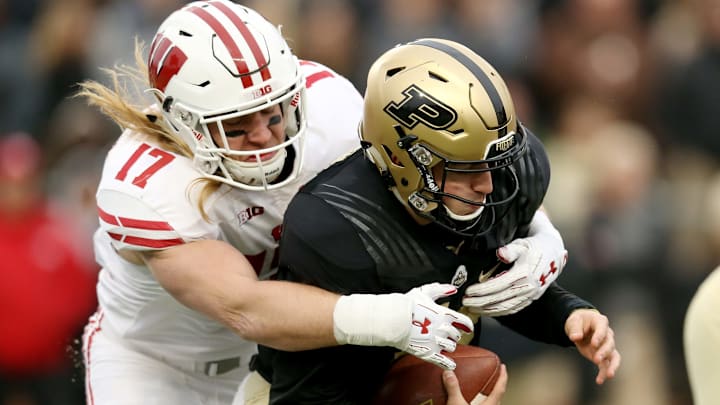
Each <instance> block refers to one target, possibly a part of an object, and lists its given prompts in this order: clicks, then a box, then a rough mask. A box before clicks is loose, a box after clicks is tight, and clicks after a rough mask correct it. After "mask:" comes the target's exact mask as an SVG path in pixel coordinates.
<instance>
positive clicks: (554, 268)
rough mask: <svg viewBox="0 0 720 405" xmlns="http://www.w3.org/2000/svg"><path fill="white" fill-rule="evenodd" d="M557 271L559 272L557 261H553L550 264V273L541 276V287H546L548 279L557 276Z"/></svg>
mask: <svg viewBox="0 0 720 405" xmlns="http://www.w3.org/2000/svg"><path fill="white" fill-rule="evenodd" d="M566 256H567V255H566ZM557 271H558V268H557V266H555V261H554V260H553V261H552V262H550V271H549V272H547V273H545V274H541V275H540V285H541V286H544V285H545V283H547V279H548V277H550V276H552V275H553V274H556V273H557Z"/></svg>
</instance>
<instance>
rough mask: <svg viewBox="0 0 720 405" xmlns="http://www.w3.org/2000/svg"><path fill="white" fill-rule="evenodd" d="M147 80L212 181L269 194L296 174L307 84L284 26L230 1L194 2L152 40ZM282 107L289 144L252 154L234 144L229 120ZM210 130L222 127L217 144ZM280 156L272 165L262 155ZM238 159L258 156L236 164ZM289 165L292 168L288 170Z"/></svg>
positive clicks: (195, 159) (173, 16)
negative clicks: (227, 131)
mask: <svg viewBox="0 0 720 405" xmlns="http://www.w3.org/2000/svg"><path fill="white" fill-rule="evenodd" d="M148 77H149V81H150V85H151V87H152V89H151V91H152V92H153V93H154V94H155V95H156V97H157V99H158V101H159V102H160V104H161V105H162V111H163V115H164V117H165V119H166V120H167V121H168V123H169V124H170V126H171V127H172V129H173V131H175V132H176V133H177V134H178V135H179V136H180V137H181V138H182V139H183V140H184V141H185V142H187V144H188V145H189V146H190V149H191V150H192V152H193V154H194V162H195V165H196V166H197V168H198V169H199V170H200V171H202V172H203V173H204V174H205V176H206V177H208V178H212V179H216V180H219V181H222V182H225V183H228V184H230V185H232V186H235V187H239V188H243V189H248V190H268V189H272V188H278V187H281V186H283V185H285V184H287V183H288V182H290V181H292V180H293V179H294V178H295V177H296V176H297V173H298V172H299V170H300V166H301V163H302V153H303V151H302V149H303V148H302V139H303V135H304V132H305V128H306V120H305V115H304V114H305V108H304V105H303V103H304V101H305V82H304V78H303V76H302V74H301V72H300V64H299V62H298V60H297V58H296V57H295V55H294V54H293V53H292V51H291V50H290V47H289V46H288V44H287V42H285V40H284V39H283V37H282V35H281V33H280V30H279V28H277V27H275V26H274V25H272V24H271V23H270V22H269V21H267V20H266V19H265V18H264V17H262V16H261V15H260V14H258V13H257V12H256V11H254V10H251V9H249V8H247V7H243V6H241V5H239V4H235V3H233V2H230V1H227V0H210V1H196V2H192V3H189V4H187V5H186V6H185V7H183V8H182V9H179V10H177V11H175V12H174V13H172V14H171V15H170V16H168V17H167V19H165V21H164V22H163V23H162V24H161V25H160V28H159V29H158V31H157V34H156V35H155V38H154V40H153V42H152V45H151V47H150V52H149V55H148ZM278 103H281V107H282V113H283V116H284V118H285V123H286V128H285V135H286V140H285V142H283V143H281V144H280V145H277V146H274V147H272V148H267V149H261V150H252V151H237V150H233V149H231V148H230V147H229V146H228V142H227V137H226V135H225V130H224V128H223V125H222V121H223V120H226V119H229V118H235V117H238V116H243V115H247V114H251V113H254V112H257V111H260V110H263V109H266V108H268V107H270V106H272V105H275V104H278ZM209 125H217V127H218V129H219V131H218V132H219V133H220V135H221V139H222V143H221V144H219V145H218V144H216V143H215V142H214V141H213V138H212V136H211V135H210V131H209V130H208V126H209ZM275 151H279V152H278V153H276V154H275V156H274V157H273V158H271V159H270V160H268V161H262V159H261V158H260V156H261V155H263V154H267V153H271V152H275ZM239 156H254V157H255V159H254V161H252V159H250V161H246V162H240V161H238V160H235V159H233V157H239ZM286 162H289V164H290V163H291V164H292V168H288V167H285V166H286ZM281 173H282V175H283V177H282V178H280V177H279V176H280V174H281ZM278 179H280V180H279V181H278V182H275V183H273V181H275V180H278Z"/></svg>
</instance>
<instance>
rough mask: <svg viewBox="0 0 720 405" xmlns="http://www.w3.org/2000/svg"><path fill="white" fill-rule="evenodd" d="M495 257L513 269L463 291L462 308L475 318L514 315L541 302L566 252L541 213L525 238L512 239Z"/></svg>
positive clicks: (548, 220)
mask: <svg viewBox="0 0 720 405" xmlns="http://www.w3.org/2000/svg"><path fill="white" fill-rule="evenodd" d="M496 253H497V257H498V259H500V260H501V261H502V262H504V263H513V262H514V264H513V266H512V267H511V268H510V269H509V270H507V271H505V272H502V273H500V274H499V275H497V276H495V277H492V278H490V279H489V280H486V281H482V282H479V283H476V284H473V285H471V286H469V287H468V288H467V290H466V291H465V297H464V298H463V305H465V306H466V307H468V309H469V310H470V311H471V312H472V313H475V314H479V315H485V316H503V315H510V314H514V313H515V312H518V311H520V310H522V309H523V308H525V307H527V306H528V305H530V304H531V303H532V302H533V301H534V300H536V299H538V298H540V297H541V296H542V295H543V293H544V292H545V290H547V288H548V287H549V286H550V284H551V283H552V282H553V281H555V279H557V278H558V276H559V275H560V272H561V271H562V269H563V267H564V266H565V263H566V262H567V250H565V245H564V243H563V240H562V237H561V236H560V232H558V231H557V229H555V227H554V226H553V224H552V223H551V222H550V219H548V217H547V215H546V214H545V213H544V212H542V211H537V212H536V213H535V216H534V217H533V220H532V222H531V223H530V229H529V233H528V236H527V237H526V238H522V239H515V240H514V241H512V242H511V243H509V244H507V245H505V246H503V247H501V248H499V249H498V250H497V252H496Z"/></svg>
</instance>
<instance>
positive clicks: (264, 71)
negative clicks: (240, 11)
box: [209, 1, 272, 81]
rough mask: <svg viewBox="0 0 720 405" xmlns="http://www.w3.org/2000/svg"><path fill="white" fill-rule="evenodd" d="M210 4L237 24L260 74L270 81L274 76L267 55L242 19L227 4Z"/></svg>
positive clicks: (216, 2) (212, 2)
mask: <svg viewBox="0 0 720 405" xmlns="http://www.w3.org/2000/svg"><path fill="white" fill-rule="evenodd" d="M209 3H210V4H212V5H213V6H215V7H217V8H218V9H219V10H220V11H222V12H223V14H225V15H226V16H227V17H228V18H229V19H230V21H232V23H233V24H235V27H236V28H237V29H238V31H240V34H242V36H243V38H244V39H245V42H246V43H247V44H248V46H249V47H250V50H251V51H252V54H253V56H254V57H255V61H256V62H257V64H258V66H259V67H260V74H261V75H262V79H263V81H265V80H268V79H270V78H271V77H272V76H271V75H270V69H268V67H267V61H266V60H265V55H263V53H262V51H261V50H260V47H259V46H258V43H257V41H256V40H255V37H253V36H252V34H251V33H250V30H249V29H248V27H247V25H245V23H244V22H243V21H242V20H241V19H240V17H239V16H238V15H237V14H235V13H234V12H233V10H231V9H230V7H228V6H227V5H226V4H223V3H220V2H218V1H211V2H209Z"/></svg>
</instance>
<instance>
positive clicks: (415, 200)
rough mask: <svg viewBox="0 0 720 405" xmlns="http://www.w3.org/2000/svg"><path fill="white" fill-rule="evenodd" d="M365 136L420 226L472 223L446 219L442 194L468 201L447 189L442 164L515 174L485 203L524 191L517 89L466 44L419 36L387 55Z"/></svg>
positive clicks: (370, 91) (378, 66) (378, 67)
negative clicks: (506, 188)
mask: <svg viewBox="0 0 720 405" xmlns="http://www.w3.org/2000/svg"><path fill="white" fill-rule="evenodd" d="M360 136H361V138H362V140H363V145H364V147H365V148H366V153H367V155H368V156H369V158H370V159H371V160H372V161H373V162H374V163H375V165H376V166H377V167H378V169H379V170H380V171H381V172H382V173H384V174H385V176H386V177H388V179H390V184H392V186H391V189H392V191H393V192H394V193H395V196H396V197H397V198H398V200H400V202H401V203H402V204H403V205H404V206H405V207H406V209H407V210H408V212H410V214H411V215H412V216H413V218H415V220H416V221H418V222H419V223H421V224H425V223H428V222H430V221H434V222H440V223H442V224H443V225H445V226H446V227H449V228H450V229H451V230H454V231H460V228H461V227H462V228H468V224H463V225H458V226H457V227H455V226H454V225H453V224H452V221H445V220H444V218H445V214H444V212H445V210H442V209H438V208H439V206H440V205H442V201H441V200H442V197H443V196H444V197H451V198H457V199H460V200H462V199H461V198H460V197H458V196H454V195H452V194H447V193H444V192H443V184H442V179H441V178H435V177H434V176H433V175H432V169H433V167H435V166H436V165H439V164H442V167H443V170H445V171H456V172H473V171H474V170H477V171H481V170H482V171H487V170H492V171H495V170H497V171H501V170H505V171H507V172H508V173H509V174H510V178H512V183H514V186H513V188H514V190H511V191H510V192H509V193H506V194H504V195H502V196H500V195H497V196H495V197H496V198H494V199H491V200H490V201H486V202H484V203H478V204H476V205H478V206H479V207H483V206H485V207H494V206H497V205H500V204H505V203H507V202H509V201H510V200H512V198H514V196H515V195H516V194H517V191H518V187H519V184H518V181H517V176H516V175H515V174H514V169H513V168H512V166H511V165H512V163H513V162H514V161H515V160H517V159H518V158H519V157H520V156H521V155H522V153H524V150H525V136H524V133H523V131H522V126H521V125H520V124H519V123H518V119H517V116H516V114H515V107H514V105H513V101H512V98H511V97H510V92H509V91H508V88H507V86H506V84H505V82H504V81H503V79H502V78H501V77H500V75H499V74H498V72H497V71H496V70H495V69H494V68H493V67H492V66H491V65H490V64H489V63H488V62H487V61H485V60H484V59H483V58H482V57H480V56H479V55H477V54H476V53H475V52H473V51H472V50H470V49H469V48H467V47H465V46H464V45H461V44H459V43H456V42H453V41H448V40H443V39H432V38H428V39H420V40H417V41H414V42H410V43H407V44H403V45H399V46H397V47H395V48H393V49H391V50H389V51H388V52H386V53H385V54H384V55H382V56H381V57H380V58H379V59H378V60H377V61H376V62H375V63H374V64H373V66H372V67H371V69H370V72H369V74H368V80H367V90H366V92H365V111H364V118H363V122H362V124H361V127H360ZM460 167H463V169H460ZM468 167H470V168H471V169H467V168H468ZM472 168H478V169H472ZM493 195H494V194H493ZM490 211H494V210H490ZM490 215H491V216H493V217H494V215H495V214H494V212H493V213H491V214H490ZM479 220H480V219H479V218H477V219H476V220H475V224H471V225H477V222H478V221H479ZM493 220H494V218H493V219H491V220H490V221H491V222H492V221H493ZM488 227H489V225H488ZM474 232H476V231H474Z"/></svg>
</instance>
